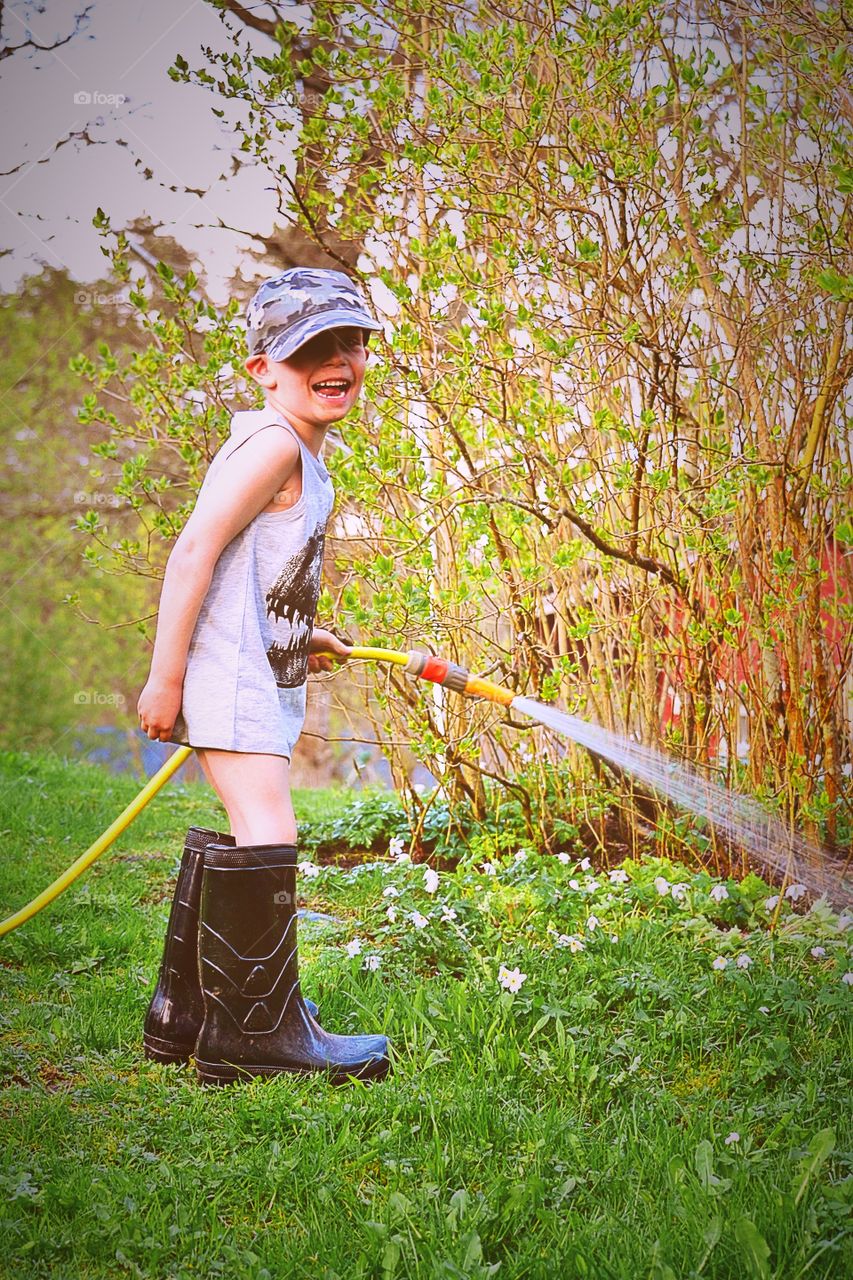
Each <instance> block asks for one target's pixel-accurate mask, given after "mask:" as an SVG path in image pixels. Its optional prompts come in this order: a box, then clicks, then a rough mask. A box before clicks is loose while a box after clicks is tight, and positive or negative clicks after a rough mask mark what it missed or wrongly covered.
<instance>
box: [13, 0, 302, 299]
mask: <svg viewBox="0 0 853 1280" xmlns="http://www.w3.org/2000/svg"><path fill="white" fill-rule="evenodd" d="M89 3H90V12H89V15H88V18H87V20H86V21H85V22H84V23H83V24H82V25H81V28H80V31H79V34H77V35H75V36H74V37H73V39H71V40H70V41H69V42H68V43H66V44H63V45H62V46H61V47H59V48H57V49H56V50H54V51H52V52H35V53H34V52H32V51H29V50H22V51H21V52H19V53H16V54H15V55H14V56H12V57H7V58H6V59H4V60H3V61H2V62H0V71H1V72H2V76H0V112H2V115H3V118H4V119H5V120H6V121H7V128H6V129H5V130H4V141H3V143H2V153H1V154H0V170H2V171H3V172H4V173H6V175H7V176H5V177H0V252H2V251H6V252H5V254H4V256H2V257H0V291H3V292H12V291H14V290H15V289H16V288H17V286H18V285H19V283H20V281H21V280H22V278H23V277H25V276H27V275H31V274H34V273H36V274H37V273H38V272H40V271H41V269H42V263H49V264H51V265H53V266H54V267H56V268H61V267H62V266H64V267H66V268H67V270H68V272H69V274H70V275H71V277H72V278H73V279H75V280H78V281H80V282H88V281H92V280H95V279H98V278H101V277H103V276H104V275H106V274H108V270H109V262H108V260H107V259H106V258H105V257H104V256H103V254H102V253H101V244H102V241H101V240H100V238H99V236H98V233H97V231H96V230H95V228H94V227H93V226H92V218H93V217H94V214H95V211H96V209H97V208H98V206H100V207H101V208H102V209H103V210H104V212H105V213H106V214H107V215H108V216H109V218H110V220H111V223H112V226H113V228H114V229H119V228H122V227H124V226H125V225H126V224H127V223H129V222H130V221H131V220H132V219H133V218H135V217H138V216H140V215H142V214H145V213H147V214H149V215H150V216H151V218H152V219H153V220H154V221H158V222H159V221H164V222H166V223H168V224H169V225H167V226H166V227H164V228H163V230H164V231H165V232H167V233H169V234H171V235H173V236H174V238H175V239H176V240H178V241H179V242H180V243H181V244H183V245H184V247H185V248H186V249H187V250H188V251H190V252H191V253H193V254H194V255H195V256H196V258H197V259H198V261H199V262H200V263H202V264H203V266H204V269H205V273H206V274H207V276H208V279H209V287H208V294H209V297H210V300H211V301H212V302H213V303H214V304H215V305H217V306H221V305H223V304H224V303H225V301H226V300H227V290H226V288H225V281H226V280H227V278H228V276H229V274H230V273H231V272H232V271H233V270H234V269H235V267H236V266H237V264H238V262H239V258H240V252H241V248H242V249H243V250H244V251H245V249H246V248H247V247H248V246H249V245H250V244H251V243H252V242H251V241H250V240H249V239H247V238H246V237H240V236H237V235H235V234H234V233H233V232H231V231H226V230H222V229H219V228H217V227H216V226H215V224H216V222H217V221H218V219H220V218H221V219H222V221H223V222H225V223H227V224H229V225H230V226H231V227H238V228H244V227H245V228H251V229H252V230H253V231H258V232H260V233H262V234H269V233H270V232H271V231H272V228H273V225H274V220H275V216H276V207H275V206H276V200H275V196H274V194H273V192H271V191H269V190H265V189H264V188H265V185H268V184H269V175H268V174H267V173H266V171H261V170H256V169H253V168H251V167H244V168H242V169H241V170H240V171H239V172H238V173H237V174H236V175H235V176H234V177H227V178H226V180H225V181H222V182H219V181H217V179H219V177H220V175H223V174H225V175H228V174H230V169H231V162H230V156H231V151H232V144H233V141H234V134H233V120H234V119H236V118H237V116H238V115H239V111H238V110H237V108H236V107H234V106H230V108H227V109H229V110H230V117H231V121H232V125H231V126H229V123H228V120H227V117H226V119H225V120H219V119H218V118H217V117H216V116H214V115H213V113H212V111H211V107H213V106H216V107H219V108H220V109H221V108H222V107H223V105H226V104H223V102H222V100H221V99H220V98H219V97H218V96H216V95H215V94H212V93H210V92H208V91H206V90H204V89H201V88H197V87H196V86H195V85H190V84H175V83H174V82H173V81H172V80H170V79H169V76H168V74H167V69H168V67H169V66H170V65H171V64H172V63H173V61H174V58H175V55H176V54H178V53H180V54H182V55H183V56H184V57H185V58H186V59H187V61H188V62H189V64H190V67H193V68H195V67H202V66H204V65H206V63H205V58H204V56H203V54H202V53H201V46H202V45H209V46H211V47H212V48H213V49H214V50H224V49H227V48H229V47H230V39H229V36H228V32H227V30H226V28H225V27H224V25H223V23H222V21H221V19H220V17H219V15H218V13H217V12H216V11H215V10H214V9H213V8H212V7H211V6H210V5H208V4H206V3H204V0H112V2H111V0H89ZM85 7H86V0H76V3H73V2H72V0H42V3H41V4H36V3H33V2H32V0H12V2H11V3H7V4H6V5H5V6H4V16H3V29H2V37H3V45H4V46H5V45H9V44H13V45H17V44H20V43H21V42H23V41H25V40H26V39H27V38H28V33H29V37H30V38H31V39H33V40H35V41H37V42H38V43H39V44H49V43H52V42H53V41H54V40H55V39H57V38H63V37H65V36H66V35H67V34H68V33H69V32H71V31H73V30H74V17H75V13H81V12H82V11H83V9H84V8H85ZM300 12H302V10H301V9H298V8H297V7H295V6H294V8H293V10H292V11H290V13H289V15H288V16H290V17H291V18H293V19H297V18H298V17H299V14H300ZM229 21H230V22H231V23H232V24H234V25H238V24H237V20H236V19H234V18H230V19H229ZM249 37H250V39H249V42H250V44H251V45H252V47H253V48H254V49H256V50H257V51H258V52H267V51H268V50H269V49H270V48H271V45H270V42H269V41H268V40H267V38H266V37H265V36H263V35H261V34H260V33H258V32H252V33H249ZM81 129H86V130H87V131H88V133H89V136H90V137H92V138H93V139H95V140H97V143H98V144H99V145H95V146H88V145H86V144H85V143H82V142H79V141H74V140H72V141H70V142H68V143H67V144H66V145H65V146H63V147H61V148H60V149H59V150H58V151H56V152H55V153H54V148H55V145H56V143H57V141H59V140H60V139H62V138H64V137H66V135H67V134H68V133H69V132H71V131H72V130H81ZM120 139H124V140H125V141H126V142H127V144H128V146H127V147H123V146H121V145H120V141H119V140H120ZM131 151H132V152H133V154H132V153H131ZM136 157H138V158H139V159H140V161H141V162H142V165H143V166H145V167H148V168H150V169H152V170H153V171H154V174H155V180H151V181H146V179H145V178H144V177H143V176H142V174H141V173H140V172H139V170H138V169H137V168H135V167H134V159H135V158H136ZM21 164H23V167H22V168H19V169H18V170H17V172H13V173H8V171H9V170H11V169H12V168H13V167H15V166H18V165H21ZM157 180H159V182H162V183H164V184H167V185H166V186H160V185H158V183H157ZM172 183H174V184H176V185H177V186H179V187H180V188H183V187H197V188H200V189H202V190H204V189H209V194H206V195H204V196H202V197H199V196H197V195H192V194H187V193H186V192H185V191H183V190H178V191H177V192H173V191H169V190H168V189H167V188H168V184H172ZM196 224H214V225H213V227H208V228H205V226H204V225H202V226H201V227H199V226H197V225H196ZM254 243H255V248H256V249H257V248H258V247H259V245H258V242H254ZM256 270H257V269H255V271H256Z"/></svg>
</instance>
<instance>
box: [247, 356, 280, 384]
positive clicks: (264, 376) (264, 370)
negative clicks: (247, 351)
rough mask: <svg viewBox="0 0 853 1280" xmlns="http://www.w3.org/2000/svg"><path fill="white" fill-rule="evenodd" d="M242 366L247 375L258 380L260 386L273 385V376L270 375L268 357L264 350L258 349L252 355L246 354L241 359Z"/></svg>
mask: <svg viewBox="0 0 853 1280" xmlns="http://www.w3.org/2000/svg"><path fill="white" fill-rule="evenodd" d="M243 368H244V369H245V370H246V372H247V373H248V375H249V377H250V378H254V380H255V382H259V383H260V384H261V386H262V387H273V386H275V378H274V377H273V375H272V370H271V369H270V366H269V357H268V356H267V354H266V352H265V351H258V352H256V354H255V355H253V356H247V357H246V359H245V360H244V361H243Z"/></svg>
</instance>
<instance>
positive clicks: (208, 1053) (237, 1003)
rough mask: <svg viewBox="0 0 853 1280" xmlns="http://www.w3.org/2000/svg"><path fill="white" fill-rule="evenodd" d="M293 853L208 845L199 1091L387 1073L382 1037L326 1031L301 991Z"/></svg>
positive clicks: (281, 847) (290, 848)
mask: <svg viewBox="0 0 853 1280" xmlns="http://www.w3.org/2000/svg"><path fill="white" fill-rule="evenodd" d="M296 860H297V852H296V846H295V845H286V844H254V845H237V846H235V847H229V846H228V845H226V844H209V845H208V846H207V849H206V851H205V855H204V876H203V880H202V891H201V922H200V926H199V959H200V966H201V987H202V993H203V995H204V1023H203V1025H202V1028H201V1031H200V1033H199V1037H198V1044H197V1045H196V1050H195V1060H196V1069H197V1071H198V1078H199V1081H200V1082H201V1083H202V1084H227V1083H229V1082H230V1081H232V1080H237V1079H244V1078H248V1077H250V1076H272V1075H278V1074H280V1073H282V1072H290V1073H294V1074H298V1075H305V1074H308V1073H311V1072H325V1073H327V1074H328V1076H329V1078H330V1079H331V1080H332V1081H333V1082H334V1083H340V1082H342V1081H344V1080H346V1079H347V1078H348V1077H350V1076H357V1077H358V1078H359V1079H361V1080H376V1079H379V1078H380V1077H382V1076H384V1075H386V1074H387V1072H388V1069H389V1067H390V1061H389V1058H388V1041H387V1040H386V1038H385V1036H382V1035H371V1036H336V1035H331V1034H330V1033H329V1032H328V1031H324V1030H323V1028H322V1027H321V1026H319V1024H318V1023H317V1022H316V1021H315V1019H314V1018H313V1017H312V1016H311V1014H310V1012H309V1011H308V1009H307V1008H306V1003H305V1001H304V1000H303V998H302V994H301V992H300V989H299V968H298V964H299V962H298V956H297V942H296Z"/></svg>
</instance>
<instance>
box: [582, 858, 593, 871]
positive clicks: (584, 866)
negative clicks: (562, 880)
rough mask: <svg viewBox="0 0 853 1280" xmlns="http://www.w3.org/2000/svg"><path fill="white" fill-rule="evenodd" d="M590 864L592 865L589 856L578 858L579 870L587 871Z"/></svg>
mask: <svg viewBox="0 0 853 1280" xmlns="http://www.w3.org/2000/svg"><path fill="white" fill-rule="evenodd" d="M591 866H592V863H591V862H590V860H589V858H581V860H580V869H581V871H589V869H590V867H591Z"/></svg>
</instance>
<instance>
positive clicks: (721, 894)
mask: <svg viewBox="0 0 853 1280" xmlns="http://www.w3.org/2000/svg"><path fill="white" fill-rule="evenodd" d="M710 896H711V899H712V900H713V901H714V902H725V900H726V898H727V897H728V896H729V891H728V889H727V888H726V886H725V885H724V884H715V885H714V887H713V889H712V890H711V894H710Z"/></svg>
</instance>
